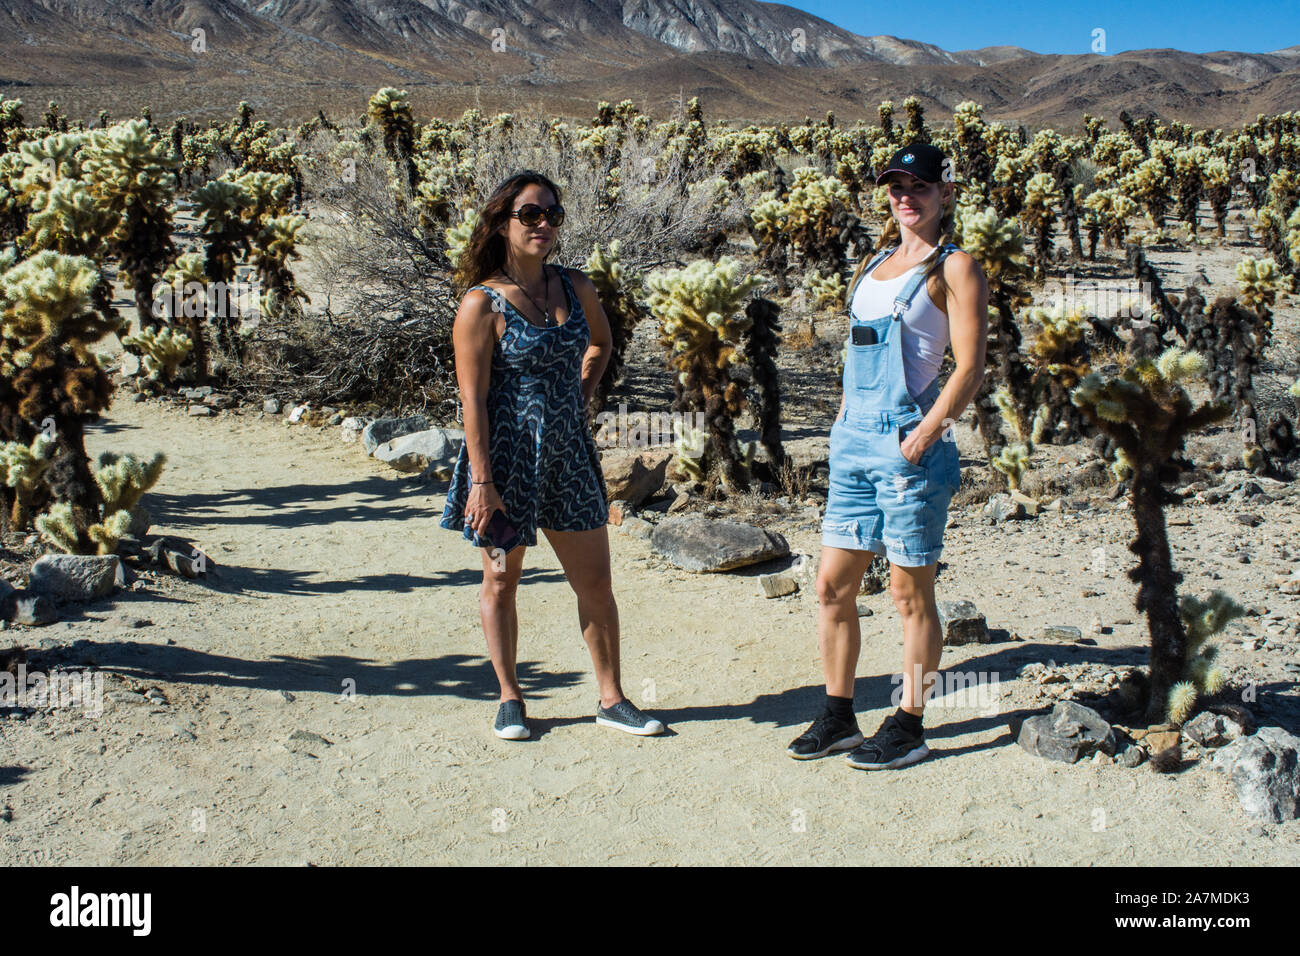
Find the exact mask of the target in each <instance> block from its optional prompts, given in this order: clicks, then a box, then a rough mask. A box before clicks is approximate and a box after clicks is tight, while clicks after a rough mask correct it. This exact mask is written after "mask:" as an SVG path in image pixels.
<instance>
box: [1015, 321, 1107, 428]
mask: <svg viewBox="0 0 1300 956" xmlns="http://www.w3.org/2000/svg"><path fill="white" fill-rule="evenodd" d="M1026 318H1027V319H1028V320H1029V321H1030V322H1032V323H1033V324H1034V325H1035V326H1037V330H1036V331H1035V334H1034V338H1033V341H1032V342H1030V344H1029V349H1028V352H1029V358H1030V360H1031V361H1032V362H1033V365H1034V388H1035V390H1036V392H1037V394H1038V401H1039V406H1038V412H1037V414H1036V415H1035V421H1034V428H1033V431H1032V434H1033V440H1034V442H1035V443H1038V442H1040V441H1042V436H1043V435H1044V434H1050V435H1051V436H1052V440H1053V442H1055V443H1062V442H1071V441H1077V440H1078V439H1080V438H1082V437H1084V435H1083V421H1082V420H1081V418H1080V415H1079V409H1078V407H1077V406H1076V405H1075V404H1074V403H1073V402H1072V401H1071V400H1070V393H1071V392H1072V391H1073V390H1074V388H1075V386H1077V385H1078V384H1079V382H1080V381H1081V380H1082V379H1083V377H1084V376H1085V375H1087V374H1088V372H1089V371H1090V368H1091V361H1092V356H1091V351H1090V349H1089V347H1088V338H1087V335H1086V334H1085V333H1086V331H1087V326H1086V325H1085V322H1086V321H1087V319H1088V318H1089V316H1088V313H1087V310H1086V309H1084V308H1083V307H1081V306H1067V305H1066V304H1065V303H1058V304H1056V305H1053V306H1047V307H1038V308H1032V309H1030V310H1029V311H1028V313H1027V314H1026Z"/></svg>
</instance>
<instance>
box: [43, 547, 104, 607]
mask: <svg viewBox="0 0 1300 956" xmlns="http://www.w3.org/2000/svg"><path fill="white" fill-rule="evenodd" d="M123 581H125V572H124V571H123V569H122V559H121V558H119V557H118V556H117V555H115V554H47V555H44V556H42V557H40V558H38V559H37V560H36V563H35V564H33V565H32V573H31V578H30V580H29V581H28V584H27V590H28V592H29V593H31V594H39V595H44V596H45V597H48V598H50V599H51V600H55V601H93V600H95V599H96V598H101V597H104V596H105V595H107V594H110V593H111V592H112V590H113V588H114V586H115V585H116V584H117V583H119V582H123Z"/></svg>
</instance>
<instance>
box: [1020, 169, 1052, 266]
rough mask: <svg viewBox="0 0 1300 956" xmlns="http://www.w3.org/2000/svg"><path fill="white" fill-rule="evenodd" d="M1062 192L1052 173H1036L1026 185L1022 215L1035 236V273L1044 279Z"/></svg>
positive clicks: (1050, 254) (1049, 258) (1050, 253)
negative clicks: (1056, 208) (1057, 207)
mask: <svg viewBox="0 0 1300 956" xmlns="http://www.w3.org/2000/svg"><path fill="white" fill-rule="evenodd" d="M1060 202H1061V191H1060V190H1059V189H1058V188H1057V186H1056V180H1055V179H1054V178H1052V176H1051V174H1050V173H1035V174H1034V175H1033V176H1031V177H1030V179H1029V181H1028V182H1027V183H1026V184H1025V205H1024V210H1023V211H1022V212H1021V215H1022V216H1023V217H1024V219H1025V221H1026V222H1028V224H1029V228H1030V231H1031V232H1032V233H1033V236H1034V272H1035V274H1036V275H1037V276H1038V277H1039V278H1042V277H1043V275H1044V274H1045V273H1046V272H1047V264H1048V262H1049V261H1050V260H1051V256H1052V225H1053V223H1054V222H1055V221H1056V210H1055V207H1056V206H1057V204H1059V203H1060Z"/></svg>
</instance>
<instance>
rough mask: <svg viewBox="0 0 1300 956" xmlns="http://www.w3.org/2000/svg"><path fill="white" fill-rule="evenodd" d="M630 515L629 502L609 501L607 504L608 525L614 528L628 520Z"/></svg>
mask: <svg viewBox="0 0 1300 956" xmlns="http://www.w3.org/2000/svg"><path fill="white" fill-rule="evenodd" d="M632 514H633V511H632V505H631V504H630V503H629V502H626V501H611V502H610V503H609V523H610V524H612V525H614V526H616V527H617V526H618V525H621V524H622V523H623V520H624V519H625V518H630V517H631V516H632Z"/></svg>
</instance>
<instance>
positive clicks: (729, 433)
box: [644, 257, 762, 492]
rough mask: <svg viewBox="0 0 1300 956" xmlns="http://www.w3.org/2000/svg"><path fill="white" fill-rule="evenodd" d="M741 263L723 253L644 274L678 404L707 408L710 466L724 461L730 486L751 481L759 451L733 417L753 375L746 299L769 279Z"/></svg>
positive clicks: (726, 485) (723, 473) (693, 409)
mask: <svg viewBox="0 0 1300 956" xmlns="http://www.w3.org/2000/svg"><path fill="white" fill-rule="evenodd" d="M741 271H742V266H741V263H740V262H738V261H736V260H734V259H731V258H727V257H724V258H722V259H721V260H719V261H718V262H717V263H712V262H708V261H706V260H698V261H696V262H693V263H691V264H690V265H688V266H686V267H685V268H684V269H663V270H656V271H654V272H651V273H649V274H648V275H647V276H646V277H645V280H644V282H645V288H646V289H647V291H648V292H649V302H648V304H649V308H650V311H651V312H652V313H653V315H654V316H655V318H656V319H658V320H659V322H660V323H661V324H662V334H661V336H660V341H661V342H662V343H663V344H664V346H665V347H666V348H667V349H668V364H669V367H670V368H671V369H672V370H673V371H674V372H676V373H677V374H676V381H675V390H676V396H677V397H676V402H675V404H674V410H676V411H680V412H698V411H699V410H701V409H702V410H703V412H704V422H705V428H704V430H705V431H706V432H707V433H708V436H709V447H708V450H707V453H706V454H705V455H704V456H701V457H702V458H703V459H704V460H705V465H704V467H706V468H707V467H708V465H709V463H711V462H717V464H718V466H719V471H720V473H721V479H722V484H723V487H724V488H726V490H727V491H729V492H730V491H737V490H744V489H745V488H747V487H748V486H749V481H750V477H749V465H750V462H751V461H752V457H753V448H752V446H751V447H749V448H748V449H746V450H744V451H742V450H741V448H740V446H739V443H738V442H737V440H736V435H735V425H734V422H735V420H736V418H737V417H738V416H739V415H740V413H741V412H742V411H743V410H744V409H745V407H746V405H747V401H746V396H745V384H746V383H747V381H748V380H750V379H751V378H752V373H751V372H750V370H749V369H748V368H747V367H746V365H745V363H744V361H743V353H742V351H741V347H742V345H743V342H742V337H743V335H744V333H745V332H746V330H747V329H748V327H749V326H750V324H751V323H752V322H753V319H752V318H751V316H750V315H749V314H748V313H747V312H745V311H744V308H743V306H744V303H745V299H746V298H747V297H748V296H749V293H750V292H751V291H752V290H753V289H754V288H755V287H756V286H758V285H759V284H760V283H761V281H762V280H761V279H760V278H759V277H757V276H754V275H749V276H744V277H741V276H740V273H741Z"/></svg>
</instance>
